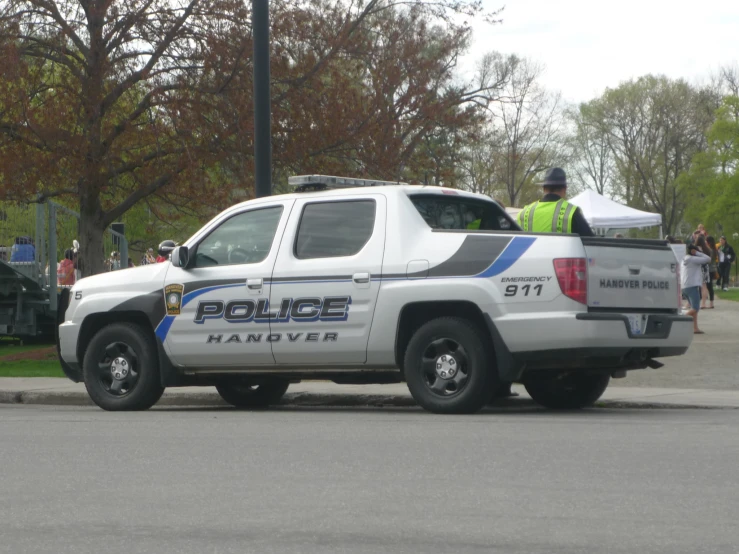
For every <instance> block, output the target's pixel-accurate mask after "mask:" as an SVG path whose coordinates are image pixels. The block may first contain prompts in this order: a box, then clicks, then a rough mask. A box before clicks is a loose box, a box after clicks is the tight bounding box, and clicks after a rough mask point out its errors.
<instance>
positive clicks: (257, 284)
mask: <svg viewBox="0 0 739 554" xmlns="http://www.w3.org/2000/svg"><path fill="white" fill-rule="evenodd" d="M263 286H264V280H263V279H261V278H259V279H247V280H246V288H248V289H249V290H259V289H261V288H262V287H263Z"/></svg>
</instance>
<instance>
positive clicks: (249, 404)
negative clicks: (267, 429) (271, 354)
mask: <svg viewBox="0 0 739 554" xmlns="http://www.w3.org/2000/svg"><path fill="white" fill-rule="evenodd" d="M289 386H290V382H289V381H286V380H285V379H263V380H257V381H243V382H241V381H224V382H222V383H218V384H217V385H216V390H217V391H218V394H220V395H221V398H223V399H224V400H225V401H226V402H228V403H229V404H231V405H232V406H236V407H237V408H266V407H267V406H270V405H272V404H277V403H278V402H279V401H280V399H281V398H282V397H283V396H284V395H285V393H286V392H287V388H288V387H289Z"/></svg>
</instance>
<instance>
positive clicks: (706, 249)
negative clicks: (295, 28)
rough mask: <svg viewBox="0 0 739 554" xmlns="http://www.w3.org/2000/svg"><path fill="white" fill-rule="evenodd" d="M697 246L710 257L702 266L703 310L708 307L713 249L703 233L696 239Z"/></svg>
mask: <svg viewBox="0 0 739 554" xmlns="http://www.w3.org/2000/svg"><path fill="white" fill-rule="evenodd" d="M694 244H695V246H697V247H698V250H699V251H700V252H701V253H702V254H705V255H706V256H708V262H706V263H705V264H703V265H702V266H701V274H702V276H703V284H702V286H701V308H703V309H705V307H706V300H708V281H709V275H708V263H709V262H710V261H711V249H710V248H709V247H708V243H707V242H706V237H705V236H704V235H702V234H701V233H698V234H697V235H696V239H695V243H694Z"/></svg>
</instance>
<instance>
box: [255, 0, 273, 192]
mask: <svg viewBox="0 0 739 554" xmlns="http://www.w3.org/2000/svg"><path fill="white" fill-rule="evenodd" d="M251 6H252V15H251V21H252V23H251V24H252V40H253V41H254V177H255V181H256V187H255V188H256V195H257V198H260V197H262V196H270V195H271V194H272V131H271V129H270V120H271V115H272V114H271V109H270V98H269V79H270V75H269V0H252V3H251Z"/></svg>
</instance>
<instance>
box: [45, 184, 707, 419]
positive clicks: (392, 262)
mask: <svg viewBox="0 0 739 554" xmlns="http://www.w3.org/2000/svg"><path fill="white" fill-rule="evenodd" d="M289 182H290V184H291V185H293V186H294V187H295V192H294V193H292V194H286V195H280V196H271V197H267V198H259V199H256V200H250V201H248V202H244V203H242V204H239V205H236V206H233V207H232V208H230V209H228V210H226V211H224V212H223V213H221V214H220V215H218V216H217V217H215V218H214V219H213V220H212V221H210V222H209V223H208V224H207V225H205V226H204V227H203V228H202V229H201V230H200V231H198V232H197V233H196V234H195V235H194V236H193V237H192V238H190V239H189V240H188V241H187V242H185V243H184V244H183V245H182V246H179V247H176V248H174V249H173V250H172V251H171V254H170V259H169V261H168V262H166V263H160V264H156V265H148V266H143V267H138V268H132V269H126V270H122V271H116V272H112V273H106V274H104V275H97V276H93V277H88V278H86V279H82V280H80V281H79V282H78V283H77V284H76V285H75V286H74V287H73V288H72V289H71V291H70V292H69V294H68V295H65V298H64V299H63V302H62V306H61V307H60V308H61V309H60V310H59V313H60V317H59V327H58V341H59V344H58V349H59V351H60V357H61V360H62V365H63V367H64V370H65V372H66V374H67V376H68V377H69V378H70V379H72V380H73V381H75V382H78V381H84V383H85V385H86V388H87V391H88V393H89V395H90V397H91V398H92V400H93V401H94V402H95V403H96V404H97V405H98V406H100V407H101V408H103V409H106V410H138V409H147V408H149V407H151V406H152V405H154V404H155V403H156V402H157V401H158V400H159V398H160V397H161V395H162V392H163V391H164V389H165V387H180V386H192V385H206V386H215V387H216V389H217V390H218V392H219V393H220V395H221V396H222V397H223V398H224V399H225V400H226V401H227V402H229V403H230V404H233V405H235V406H239V407H263V406H267V405H270V404H274V403H277V402H279V401H280V399H281V397H282V396H283V395H284V394H285V391H286V390H287V388H288V386H289V384H290V383H295V382H299V381H300V380H308V379H317V380H330V381H333V382H335V383H339V384H365V383H393V382H405V383H407V386H408V388H409V389H410V392H411V394H412V395H413V398H414V399H415V400H416V401H417V402H418V404H420V405H421V406H422V407H423V408H425V409H427V410H430V411H432V412H439V413H470V412H475V411H477V410H479V409H480V408H481V407H482V406H484V405H485V404H486V403H488V402H489V401H490V399H491V397H492V396H493V395H494V394H495V392H496V390H498V389H499V387H501V386H506V385H508V384H510V383H512V382H517V383H523V385H524V386H525V387H526V390H527V391H528V393H529V394H530V395H531V397H532V398H533V399H534V400H535V401H536V402H538V403H540V404H541V405H543V406H546V407H549V408H553V409H575V408H581V407H585V406H589V405H592V404H593V403H594V402H595V401H596V400H597V399H598V398H599V397H600V396H601V395H602V394H603V392H604V390H605V389H606V387H607V386H608V383H609V380H610V379H611V378H612V377H614V378H617V377H624V376H625V375H626V372H627V371H629V370H634V369H643V368H648V367H650V368H658V367H660V366H662V364H661V363H660V362H658V361H657V359H658V358H664V357H667V356H677V355H681V354H683V353H685V352H686V351H687V349H688V347H689V345H690V343H691V341H692V337H693V325H692V320H691V318H690V317H685V316H682V315H680V313H679V305H680V290H679V278H678V277H679V268H678V267H677V265H676V260H675V257H674V255H673V253H672V250H671V249H670V247H669V246H668V245H667V244H666V243H665V242H663V241H656V240H629V239H606V238H580V237H579V236H576V235H552V234H534V233H524V232H522V231H521V230H520V228H519V227H518V225H517V224H516V222H515V221H514V220H513V219H512V218H511V216H509V215H508V214H507V213H506V212H505V210H504V209H503V208H502V207H501V206H500V205H499V204H497V203H496V202H494V201H493V200H491V199H490V198H488V197H486V196H482V195H479V194H471V193H467V192H462V191H459V190H454V189H447V188H440V187H429V186H410V185H405V184H399V183H392V182H381V181H371V180H360V179H349V178H342V177H328V176H320V175H318V176H298V177H291V178H290V180H289Z"/></svg>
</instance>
